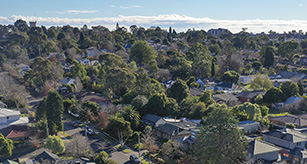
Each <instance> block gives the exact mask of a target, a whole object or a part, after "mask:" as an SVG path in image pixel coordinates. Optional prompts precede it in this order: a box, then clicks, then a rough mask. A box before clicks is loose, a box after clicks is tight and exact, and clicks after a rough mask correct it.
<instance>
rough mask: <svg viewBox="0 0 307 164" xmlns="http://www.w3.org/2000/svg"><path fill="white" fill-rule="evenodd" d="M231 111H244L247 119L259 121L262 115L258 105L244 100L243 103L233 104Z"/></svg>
mask: <svg viewBox="0 0 307 164" xmlns="http://www.w3.org/2000/svg"><path fill="white" fill-rule="evenodd" d="M231 111H232V112H234V113H235V114H237V113H240V112H243V113H246V115H247V119H248V120H255V121H259V120H261V117H262V115H261V110H260V107H259V105H257V104H252V103H250V102H245V103H244V104H241V105H238V106H235V107H233V108H232V110H231Z"/></svg>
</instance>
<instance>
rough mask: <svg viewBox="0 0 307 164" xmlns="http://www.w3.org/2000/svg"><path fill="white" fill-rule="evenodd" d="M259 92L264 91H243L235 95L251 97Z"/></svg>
mask: <svg viewBox="0 0 307 164" xmlns="http://www.w3.org/2000/svg"><path fill="white" fill-rule="evenodd" d="M259 94H265V92H263V91H252V92H248V91H243V92H240V93H238V94H237V95H236V96H237V97H245V98H249V99H252V98H254V97H256V96H257V95H259Z"/></svg>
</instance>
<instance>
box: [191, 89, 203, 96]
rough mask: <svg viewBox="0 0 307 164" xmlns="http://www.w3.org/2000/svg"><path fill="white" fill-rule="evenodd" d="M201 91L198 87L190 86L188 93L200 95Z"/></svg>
mask: <svg viewBox="0 0 307 164" xmlns="http://www.w3.org/2000/svg"><path fill="white" fill-rule="evenodd" d="M203 92H204V90H202V89H199V88H190V94H191V95H192V96H200V95H201V94H202V93H203Z"/></svg>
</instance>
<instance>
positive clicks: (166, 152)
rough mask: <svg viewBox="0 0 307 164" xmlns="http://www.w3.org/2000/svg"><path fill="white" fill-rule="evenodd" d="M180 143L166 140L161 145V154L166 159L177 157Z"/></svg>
mask: <svg viewBox="0 0 307 164" xmlns="http://www.w3.org/2000/svg"><path fill="white" fill-rule="evenodd" d="M179 152H180V143H179V141H175V140H168V141H167V142H165V143H164V144H163V145H162V149H161V153H162V154H163V156H164V157H166V158H168V159H174V158H175V157H176V156H178V155H179Z"/></svg>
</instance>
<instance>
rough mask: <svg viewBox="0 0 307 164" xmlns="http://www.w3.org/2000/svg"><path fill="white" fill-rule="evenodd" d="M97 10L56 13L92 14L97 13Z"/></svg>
mask: <svg viewBox="0 0 307 164" xmlns="http://www.w3.org/2000/svg"><path fill="white" fill-rule="evenodd" d="M97 12H98V11H97V10H66V11H63V12H59V11H58V12H55V13H57V14H91V13H97Z"/></svg>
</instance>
